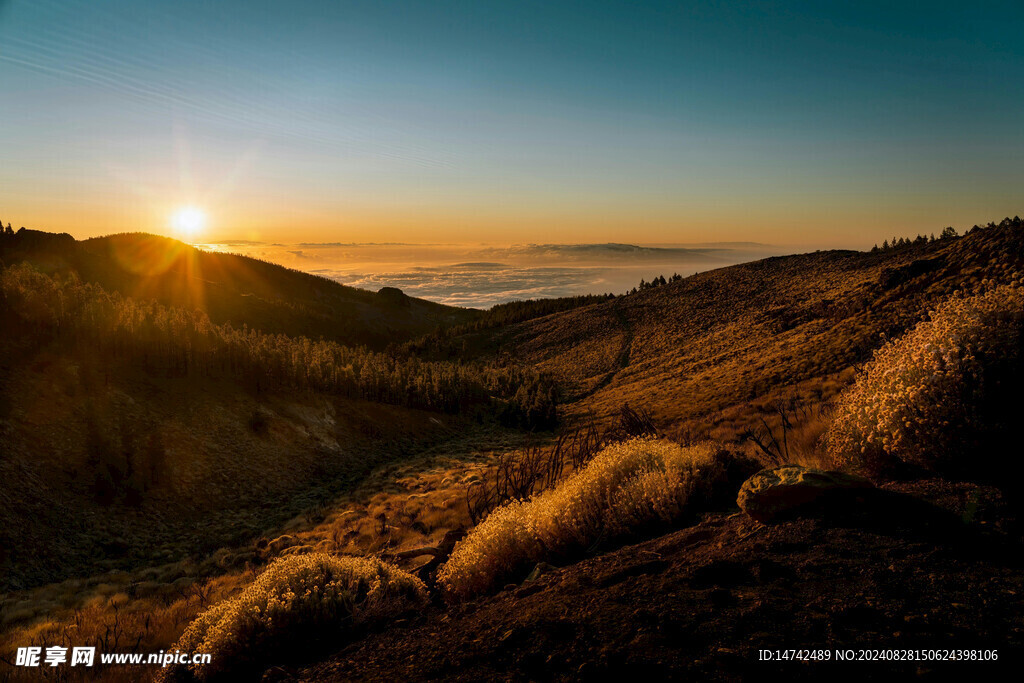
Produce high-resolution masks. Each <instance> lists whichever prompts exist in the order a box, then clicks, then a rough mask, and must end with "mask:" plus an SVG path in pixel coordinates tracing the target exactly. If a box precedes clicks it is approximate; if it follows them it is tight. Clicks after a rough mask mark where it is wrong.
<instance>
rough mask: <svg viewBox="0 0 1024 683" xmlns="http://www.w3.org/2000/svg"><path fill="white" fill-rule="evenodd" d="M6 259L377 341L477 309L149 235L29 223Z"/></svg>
mask: <svg viewBox="0 0 1024 683" xmlns="http://www.w3.org/2000/svg"><path fill="white" fill-rule="evenodd" d="M0 259H2V260H3V263H4V264H6V265H14V264H15V263H18V262H22V261H27V262H30V263H32V264H34V265H35V266H37V267H38V268H39V269H41V270H42V271H44V272H46V273H48V274H54V273H64V274H71V273H74V274H75V275H76V276H77V277H78V278H80V279H81V280H83V281H86V282H95V283H97V284H99V285H101V286H102V287H103V288H104V289H106V290H108V291H118V292H120V293H121V294H123V295H125V296H131V297H134V298H138V299H156V300H157V301H159V302H160V303H162V304H164V305H167V306H176V307H183V308H186V309H192V308H195V309H200V310H202V311H204V312H206V313H207V314H208V315H209V316H210V319H211V320H212V321H213V322H215V323H218V324H223V323H231V324H232V325H234V326H236V327H241V326H242V325H247V326H249V327H250V328H255V329H259V330H261V331H263V332H268V333H281V334H287V335H290V336H303V337H309V338H312V339H317V338H319V337H324V338H325V339H330V340H333V341H338V342H341V343H345V344H364V345H367V346H370V347H373V348H383V347H385V346H386V345H388V344H389V343H392V342H400V341H404V340H408V339H412V338H415V337H417V336H420V335H422V334H424V333H426V332H429V331H432V330H434V329H436V328H437V327H439V326H442V327H443V326H448V325H453V324H458V323H465V322H469V321H471V320H473V319H474V317H475V316H477V315H478V312H476V311H470V310H466V309H460V308H454V307H450V306H444V305H441V304H436V303H432V302H429V301H424V300H422V299H415V298H412V297H405V296H396V295H395V292H394V291H388V292H384V293H374V292H370V291H366V290H362V289H356V288H354V287H346V286H344V285H342V284H339V283H338V282H335V281H333V280H329V279H327V278H323V277H318V276H315V275H310V274H308V273H304V272H301V271H297V270H292V269H289V268H284V267H282V266H278V265H275V264H273V263H268V262H265V261H260V260H258V259H254V258H250V257H247V256H239V255H235V254H221V253H212V252H205V251H202V250H200V249H196V248H194V247H192V246H189V245H187V244H184V243H183V242H179V241H177V240H173V239H169V238H166V237H159V236H156V235H150V234H145V233H127V234H119V235H110V236H107V237H98V238H93V239H88V240H83V241H76V240H75V239H74V238H72V237H71V236H70V235H67V234H60V235H58V234H53V233H46V232H40V231H35V230H24V229H22V230H19V231H18V232H17V233H15V234H13V235H8V236H5V237H4V238H3V239H2V240H0Z"/></svg>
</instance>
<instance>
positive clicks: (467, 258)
mask: <svg viewBox="0 0 1024 683" xmlns="http://www.w3.org/2000/svg"><path fill="white" fill-rule="evenodd" d="M196 246H199V247H201V248H205V249H210V250H215V251H226V252H233V253H239V254H245V255H247V256H254V257H257V258H261V259H264V260H267V261H271V262H274V263H279V264H281V265H283V266H287V267H289V268H296V269H298V270H303V271H306V272H310V273H315V274H317V275H322V276H324V277H329V278H331V279H334V280H337V281H338V282H341V283H343V284H346V285H350V286H353V287H360V288H362V289H371V290H377V289H380V288H381V287H398V288H399V289H401V290H402V291H404V292H405V293H406V294H409V295H410V296H415V297H421V298H424V299H429V300H431V301H437V302H440V303H445V304H449V305H453V306H468V307H473V308H489V307H490V306H493V305H495V304H499V303H504V302H506V301H513V300H516V299H537V298H547V297H559V296H569V295H575V294H603V293H607V292H611V293H614V294H621V293H623V292H626V291H629V290H630V289H632V288H633V287H635V286H636V285H637V284H638V283H639V282H640V280H641V279H644V280H651V279H652V278H655V277H657V276H659V275H664V276H665V277H669V276H671V275H672V274H673V273H679V274H681V275H684V276H685V275H692V274H694V273H696V272H700V271H703V270H710V269H713V268H721V267H723V266H728V265H732V264H735V263H741V262H744V261H750V260H754V259H758V258H764V257H765V256H770V255H773V254H777V253H782V252H781V251H780V250H778V249H776V248H774V247H772V246H770V245H764V244H755V243H750V242H723V243H708V244H687V245H655V246H638V245H631V244H617V243H608V244H519V245H511V246H493V245H452V244H398V243H388V244H369V243H341V242H333V243H297V244H281V243H262V242H222V243H216V244H206V245H196Z"/></svg>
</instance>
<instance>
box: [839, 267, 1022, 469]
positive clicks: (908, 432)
mask: <svg viewBox="0 0 1024 683" xmlns="http://www.w3.org/2000/svg"><path fill="white" fill-rule="evenodd" d="M986 284H987V283H986ZM1022 333H1024V288H1022V287H1021V286H1020V282H1019V281H1014V282H1013V283H1012V284H1009V285H1002V286H998V287H993V288H991V289H989V290H988V291H986V292H985V293H983V294H978V295H974V296H967V295H964V294H958V295H955V296H952V297H950V298H949V299H948V300H947V301H945V302H943V303H942V304H941V305H939V306H938V307H937V308H936V309H935V310H934V311H932V313H931V315H930V317H929V319H928V320H925V321H923V322H921V323H920V324H918V325H917V326H916V327H915V328H914V329H913V330H911V331H910V332H908V333H907V334H905V335H903V336H902V337H900V338H898V339H895V340H892V341H889V342H887V343H886V344H885V345H884V346H883V347H882V348H880V349H879V350H878V351H877V352H876V353H875V356H874V359H873V360H872V362H871V363H870V364H869V365H868V366H867V367H866V368H865V369H864V371H863V372H862V373H861V375H860V377H859V378H858V379H857V381H856V383H855V384H854V385H853V386H852V387H851V388H850V389H849V391H848V392H847V393H846V394H844V395H843V397H842V398H841V399H840V401H839V402H838V404H837V406H836V417H835V421H834V423H833V424H832V426H831V427H830V429H829V431H828V432H827V433H826V434H825V437H824V444H825V446H826V448H827V451H828V453H829V454H830V456H831V457H832V458H833V459H834V460H835V462H837V463H838V464H846V465H849V464H856V465H864V464H867V463H868V462H870V461H871V460H872V458H874V457H879V456H882V457H893V458H897V459H899V460H902V461H904V462H908V463H913V464H915V465H920V466H924V467H929V468H934V467H943V466H949V465H955V464H956V463H958V462H962V461H964V460H965V459H966V458H969V457H970V456H972V455H974V454H976V451H977V450H978V448H979V445H980V444H982V443H984V442H985V440H986V438H991V437H990V436H988V435H990V434H992V433H994V432H996V431H998V430H999V429H1000V428H1006V427H1008V426H1009V425H1008V424H1006V419H1005V418H1007V417H1010V416H1007V415H1003V413H1004V412H1005V411H1006V409H1007V403H1008V402H1010V401H1012V400H1013V396H1014V395H1015V394H1018V393H1019V391H1020V388H1019V387H1016V386H1008V384H1010V383H1013V382H1014V378H1018V379H1019V377H1020V376H1021V372H1020V369H1019V364H1020V361H1021V357H1020V356H1021V349H1020V343H1021V336H1022ZM1017 400H1018V401H1019V399H1017ZM1000 416H1002V418H1001V417H1000ZM1016 418H1017V416H1013V417H1010V419H1016Z"/></svg>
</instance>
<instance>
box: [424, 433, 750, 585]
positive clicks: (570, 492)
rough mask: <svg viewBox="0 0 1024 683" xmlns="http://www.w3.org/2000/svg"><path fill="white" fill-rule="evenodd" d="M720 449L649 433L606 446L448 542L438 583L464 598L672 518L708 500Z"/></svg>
mask: <svg viewBox="0 0 1024 683" xmlns="http://www.w3.org/2000/svg"><path fill="white" fill-rule="evenodd" d="M720 453H721V451H720V449H719V447H718V446H717V445H715V444H711V443H704V444H698V445H695V446H689V447H684V446H680V445H679V444H676V443H673V442H670V441H666V440H662V439H654V438H641V439H634V440H632V441H627V442H623V443H618V444H614V445H612V446H609V447H607V448H605V449H604V450H603V451H601V452H600V453H598V454H597V455H596V456H595V457H594V459H593V460H591V461H590V463H589V464H587V466H586V467H584V468H583V469H582V470H580V471H578V472H576V473H574V474H573V475H572V476H570V477H569V478H568V479H566V480H565V481H564V482H562V483H561V484H559V485H558V486H557V487H555V488H554V489H550V490H548V491H545V492H544V493H541V494H540V495H538V496H536V497H534V498H533V499H531V500H529V501H512V502H511V503H508V504H506V505H504V506H502V507H500V508H498V509H496V510H495V511H494V512H492V513H491V514H490V515H488V516H487V518H485V519H484V521H483V522H481V523H480V524H479V525H478V526H477V527H476V528H474V529H473V530H472V531H471V532H470V533H469V535H468V536H466V538H465V539H463V540H462V541H461V542H460V543H459V544H458V545H457V546H456V547H455V550H454V552H453V553H452V556H451V558H450V559H449V560H448V562H447V563H446V564H445V565H444V567H442V569H441V571H440V572H439V574H438V583H439V585H441V586H442V588H443V589H444V590H445V592H446V594H447V595H448V596H449V597H455V598H459V597H467V596H469V595H472V594H474V593H477V592H480V591H485V590H487V589H489V588H492V587H493V586H495V585H496V584H497V583H498V582H499V581H501V580H502V579H504V578H507V577H509V576H513V575H515V574H516V573H517V572H521V571H525V570H526V569H528V568H529V566H530V564H531V563H535V562H538V561H540V560H544V559H550V558H551V557H552V555H557V554H564V553H572V552H578V551H579V550H581V549H585V548H587V547H589V546H591V545H593V544H594V543H595V542H596V541H598V540H601V539H603V538H608V537H615V536H624V535H627V534H631V533H635V532H636V531H638V530H639V529H640V528H642V527H643V526H645V525H648V524H651V523H657V522H659V521H660V522H665V523H668V522H674V521H677V520H679V519H680V518H681V517H682V516H683V515H685V514H687V513H689V512H692V511H693V509H694V507H695V504H696V503H697V502H698V501H705V502H706V501H709V500H710V499H711V498H712V495H713V492H712V488H713V486H714V483H715V482H716V481H719V480H720V479H721V477H722V476H723V475H724V473H725V470H726V467H725V465H724V464H723V460H722V458H720V457H719V454H720ZM732 495H733V497H734V496H735V491H733V492H732Z"/></svg>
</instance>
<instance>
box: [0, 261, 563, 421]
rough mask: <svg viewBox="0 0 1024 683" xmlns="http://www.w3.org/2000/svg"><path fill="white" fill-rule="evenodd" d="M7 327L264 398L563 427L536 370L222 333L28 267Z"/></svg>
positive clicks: (19, 276) (19, 278)
mask: <svg viewBox="0 0 1024 683" xmlns="http://www.w3.org/2000/svg"><path fill="white" fill-rule="evenodd" d="M0 320H2V321H3V325H4V328H5V329H6V330H8V331H9V332H10V333H11V338H17V339H18V340H19V342H20V343H21V344H23V345H26V346H31V347H34V348H35V347H39V346H40V345H44V344H54V345H58V346H60V347H61V348H64V349H66V350H75V349H78V350H81V351H84V352H87V353H88V354H90V355H93V356H99V357H101V358H102V359H103V360H104V361H105V362H107V363H121V364H128V365H131V366H134V367H140V368H142V369H144V370H145V371H147V372H149V373H159V374H163V375H165V376H172V377H189V376H204V377H211V378H230V379H232V380H235V381H238V382H240V383H242V384H244V385H246V386H248V387H249V388H250V389H251V390H252V391H255V392H257V393H259V392H261V391H274V390H302V391H317V392H325V393H329V394H335V395H340V396H344V397H347V398H354V399H362V400H367V401H376V402H380V403H388V404H393V405H400V406H405V407H409V408H418V409H423V410H432V411H438V412H444V413H464V412H468V411H470V410H471V409H472V408H475V407H481V408H483V409H484V410H485V411H489V412H491V413H492V414H493V415H494V416H496V417H497V418H498V419H500V420H501V421H502V423H504V424H506V425H509V426H515V427H521V428H524V429H548V428H551V427H553V426H554V425H555V423H556V422H557V408H556V401H557V392H556V389H555V386H554V383H553V382H552V381H551V380H549V379H547V378H545V377H544V376H542V375H541V374H539V373H537V372H534V371H532V370H530V369H528V368H523V367H519V366H515V365H512V364H508V363H504V362H501V361H493V362H488V363H483V362H473V363H465V362H458V361H439V362H427V361H421V360H419V359H417V358H414V357H405V358H403V357H400V356H397V355H395V354H393V353H381V352H376V351H372V350H369V349H367V348H365V347H361V346H346V345H342V344H339V343H337V342H333V341H325V340H323V339H320V340H313V339H309V338H306V337H292V336H288V335H284V334H266V333H263V332H261V331H259V330H255V329H251V328H249V327H248V326H246V325H242V326H241V327H235V326H233V325H231V323H230V322H228V323H224V324H220V325H218V324H214V323H212V322H211V321H210V319H209V317H208V316H207V315H206V314H205V313H204V312H202V311H199V310H187V309H184V308H178V307H168V306H164V305H162V304H160V303H157V302H156V301H154V300H141V299H135V298H132V297H126V296H122V295H121V294H119V293H117V292H108V291H106V290H105V289H103V288H102V287H101V286H99V285H97V284H95V283H88V282H81V281H80V280H78V278H77V277H75V276H74V275H73V274H72V275H71V276H69V277H59V276H56V277H51V276H48V275H46V274H44V273H41V272H39V271H37V270H36V269H35V268H33V267H32V266H30V265H27V264H19V265H16V266H11V267H7V268H4V269H3V271H2V275H0Z"/></svg>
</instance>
